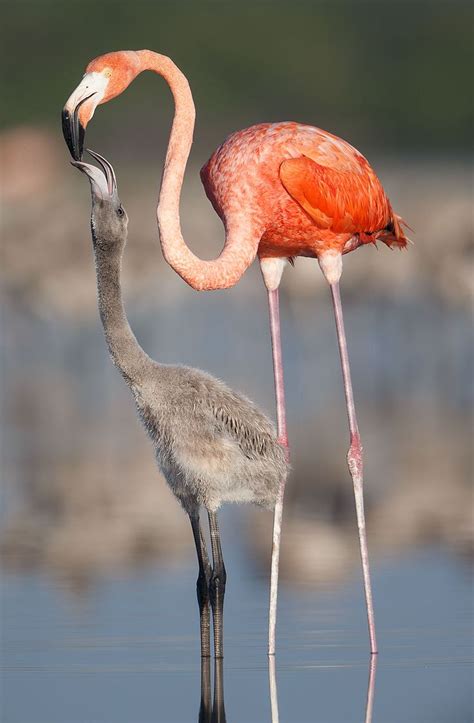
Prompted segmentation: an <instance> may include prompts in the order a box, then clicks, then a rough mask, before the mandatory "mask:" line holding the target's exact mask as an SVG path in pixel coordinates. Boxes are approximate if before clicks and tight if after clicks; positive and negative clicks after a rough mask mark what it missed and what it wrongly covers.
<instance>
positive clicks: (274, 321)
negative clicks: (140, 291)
mask: <svg viewBox="0 0 474 723" xmlns="http://www.w3.org/2000/svg"><path fill="white" fill-rule="evenodd" d="M268 306H269V311H270V331H271V336H272V352H273V372H274V375H275V394H276V407H277V429H278V441H279V442H280V444H281V445H282V446H283V447H284V449H285V453H286V456H287V459H288V458H289V447H288V435H287V432H286V412H285V387H284V383H283V361H282V356H281V335H280V309H279V299H278V289H274V290H272V291H270V290H269V291H268ZM284 493H285V480H282V481H281V483H280V487H279V490H278V497H277V501H276V505H275V513H274V518H273V544H272V566H271V575H270V614H269V627H268V654H269V655H275V629H276V612H277V596H278V570H279V563H280V539H281V521H282V516H283V496H284Z"/></svg>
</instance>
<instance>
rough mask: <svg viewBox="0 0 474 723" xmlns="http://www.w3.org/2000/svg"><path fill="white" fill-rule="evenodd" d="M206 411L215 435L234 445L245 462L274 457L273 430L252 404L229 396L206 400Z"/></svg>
mask: <svg viewBox="0 0 474 723" xmlns="http://www.w3.org/2000/svg"><path fill="white" fill-rule="evenodd" d="M226 396H227V395H226ZM206 408H207V413H208V414H209V415H210V416H211V418H212V421H213V423H214V427H215V429H216V431H217V432H219V433H220V434H222V435H224V436H227V437H228V438H229V439H231V440H232V441H233V442H234V443H237V444H238V446H239V447H240V449H241V451H242V452H243V454H244V455H245V456H246V457H247V458H248V459H258V458H262V457H269V456H274V454H275V451H276V447H278V446H279V445H278V442H277V441H276V433H275V428H274V426H273V424H272V422H271V421H270V420H269V419H268V418H267V417H266V416H265V415H264V414H263V413H262V412H261V411H260V410H259V409H258V408H257V407H256V406H255V405H254V404H253V403H252V402H250V401H249V400H247V399H244V398H243V397H239V396H237V395H234V394H233V393H230V394H229V395H228V398H226V397H224V398H221V399H209V400H207V404H206Z"/></svg>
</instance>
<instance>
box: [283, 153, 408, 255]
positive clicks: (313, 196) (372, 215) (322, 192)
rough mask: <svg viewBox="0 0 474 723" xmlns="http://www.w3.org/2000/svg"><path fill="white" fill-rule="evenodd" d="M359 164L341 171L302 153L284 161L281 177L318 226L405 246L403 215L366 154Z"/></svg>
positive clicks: (287, 189)
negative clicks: (396, 212)
mask: <svg viewBox="0 0 474 723" xmlns="http://www.w3.org/2000/svg"><path fill="white" fill-rule="evenodd" d="M358 160H359V159H358ZM358 165H359V168H358V169H357V170H354V171H349V170H344V171H339V170H337V169H335V168H329V167H328V166H324V165H321V164H320V163H317V162H316V161H314V160H312V159H311V158H308V157H307V156H304V155H303V156H299V157H298V158H289V159H287V160H285V161H283V163H282V164H281V165H280V180H281V182H282V184H283V186H284V188H285V189H286V191H287V192H288V193H289V194H290V196H291V197H292V198H293V199H294V200H295V201H296V202H297V203H299V205H300V206H301V207H302V208H303V209H304V210H305V211H306V213H307V214H308V215H309V216H310V217H311V219H312V220H313V221H314V223H315V224H316V226H318V227H319V228H321V229H328V230H331V231H333V232H334V233H338V234H339V233H352V234H360V238H361V241H362V242H365V243H367V242H371V241H375V240H377V239H380V240H381V241H384V242H385V243H387V245H389V246H391V245H397V246H400V247H404V246H406V243H407V239H406V237H405V235H404V233H403V230H402V228H401V225H400V224H401V222H402V219H401V218H400V217H399V216H396V215H394V214H393V212H392V209H391V206H390V203H389V201H388V199H387V197H386V195H385V193H384V190H383V188H382V186H381V184H380V182H379V180H378V178H377V176H376V175H375V173H374V172H373V171H372V169H371V168H370V166H369V164H368V163H367V161H365V159H364V158H362V157H360V161H359V164H358Z"/></svg>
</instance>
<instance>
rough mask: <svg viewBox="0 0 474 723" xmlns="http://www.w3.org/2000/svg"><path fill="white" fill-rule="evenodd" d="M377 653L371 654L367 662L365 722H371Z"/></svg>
mask: <svg viewBox="0 0 474 723" xmlns="http://www.w3.org/2000/svg"><path fill="white" fill-rule="evenodd" d="M377 659H378V655H371V656H370V662H369V682H368V684H367V705H366V707H365V723H372V713H373V710H374V697H375V674H376V672H377Z"/></svg>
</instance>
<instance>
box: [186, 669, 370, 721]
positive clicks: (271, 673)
mask: <svg viewBox="0 0 474 723" xmlns="http://www.w3.org/2000/svg"><path fill="white" fill-rule="evenodd" d="M377 659H378V656H377V655H371V656H370V661H369V679H368V682H367V702H366V706H365V718H364V720H365V723H372V715H373V710H374V698H375V677H376V672H377ZM268 681H269V686H270V710H271V723H280V717H279V713H278V690H277V682H276V663H275V656H274V655H269V656H268ZM341 693H342V691H341ZM199 720H200V721H201V718H200V719H199ZM203 720H204V719H203Z"/></svg>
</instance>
